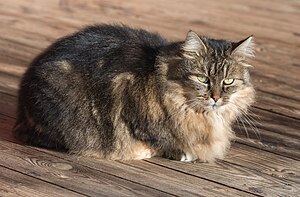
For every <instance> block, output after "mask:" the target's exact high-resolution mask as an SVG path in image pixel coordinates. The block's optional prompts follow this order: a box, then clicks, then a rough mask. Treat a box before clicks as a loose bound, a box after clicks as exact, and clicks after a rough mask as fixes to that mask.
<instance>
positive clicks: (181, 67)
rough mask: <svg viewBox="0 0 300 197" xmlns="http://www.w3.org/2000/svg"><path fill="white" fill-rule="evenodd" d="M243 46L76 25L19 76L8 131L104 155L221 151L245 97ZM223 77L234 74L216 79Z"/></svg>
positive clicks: (206, 155) (247, 51)
mask: <svg viewBox="0 0 300 197" xmlns="http://www.w3.org/2000/svg"><path fill="white" fill-rule="evenodd" d="M252 43H253V42H252V37H249V38H247V39H245V40H242V41H240V42H237V43H235V42H229V41H225V40H215V39H209V38H207V37H198V35H197V34H196V33H194V32H192V31H190V32H189V33H188V34H187V37H186V40H185V41H183V42H168V41H166V40H165V39H163V38H162V37H160V36H159V35H158V34H153V33H149V32H147V31H144V30H140V29H132V28H129V27H127V26H116V25H98V26H91V27H88V28H85V29H83V30H82V31H80V32H78V33H75V34H73V35H71V36H67V37H65V38H62V39H60V40H58V41H57V42H56V43H54V44H53V45H52V46H50V47H49V48H48V49H47V50H46V51H45V52H43V53H42V54H41V55H39V56H38V57H37V58H36V59H35V60H34V61H33V63H32V64H31V66H30V67H29V69H28V70H27V72H26V73H25V75H24V78H23V80H22V82H21V85H20V92H19V106H18V118H17V123H16V126H15V135H16V137H18V138H19V139H21V140H23V141H25V142H27V143H29V144H32V145H36V146H41V147H47V148H54V149H59V150H65V151H68V152H69V153H74V154H79V155H89V156H96V157H100V158H107V159H123V160H130V159H144V158H150V157H152V156H154V155H159V156H164V157H167V158H172V159H177V160H182V161H192V160H195V159H200V160H202V161H213V160H214V159H216V158H223V156H224V154H225V153H226V151H227V150H228V148H229V146H230V140H231V139H232V138H233V137H234V133H233V132H232V130H231V124H232V123H233V122H234V121H235V119H236V118H237V116H239V115H241V113H242V112H243V113H245V112H246V110H247V108H248V107H249V105H250V104H251V103H252V102H253V100H254V89H253V87H252V85H251V83H250V79H249V71H248V69H249V65H248V64H247V63H246V58H247V57H249V56H252V55H253V53H252ZM201 76H202V80H204V79H205V80H206V79H208V80H209V81H208V82H205V83H203V82H200V81H199V77H201ZM203 77H204V78H203ZM225 78H232V79H235V81H234V83H233V84H231V85H224V82H223V80H224V79H225ZM214 100H216V101H217V102H215V101H214Z"/></svg>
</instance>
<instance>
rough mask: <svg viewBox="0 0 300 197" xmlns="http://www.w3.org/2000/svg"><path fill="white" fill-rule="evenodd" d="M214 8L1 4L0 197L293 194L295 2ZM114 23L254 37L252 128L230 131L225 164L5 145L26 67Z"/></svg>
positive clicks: (195, 0) (297, 186) (148, 3)
mask: <svg viewBox="0 0 300 197" xmlns="http://www.w3.org/2000/svg"><path fill="white" fill-rule="evenodd" d="M220 2H221V1H217V0H211V1H206V0H188V1H180V0H160V1H154V0H144V1H139V0H131V1H121V0H115V1H101V0H99V1H96V0H93V1H87V0H81V1H80V0H75V1H71V0H51V1H49V0H48V1H45V0H28V1H22V0H9V1H1V2H0V196H28V197H34V196H300V102H299V101H300V82H299V81H300V80H299V77H300V1H297V0H264V1H261V0H251V1H244V0H240V1H238V0H223V1H222V3H220ZM115 22H122V23H124V24H128V25H131V26H136V27H142V28H145V29H148V30H151V31H157V32H160V33H161V34H162V35H163V36H165V37H166V38H169V39H170V40H182V39H184V37H185V34H186V32H187V31H188V30H189V29H192V30H194V31H196V32H198V33H199V34H203V35H209V36H210V37H216V38H226V39H231V40H239V39H242V38H245V37H246V36H248V35H251V34H253V35H254V37H255V41H256V43H257V45H256V53H257V57H256V59H255V60H253V61H252V63H253V65H254V69H253V70H252V77H253V81H254V84H255V87H256V90H257V102H256V103H255V105H254V106H253V107H252V109H251V111H252V113H253V114H254V115H253V118H254V119H255V120H256V121H255V123H254V125H253V126H252V127H251V126H249V125H248V124H246V123H245V127H246V128H247V130H248V135H247V133H246V132H245V130H244V129H243V124H242V123H240V124H238V123H237V126H236V129H235V130H236V132H237V133H238V136H239V138H238V139H237V140H236V142H235V143H234V144H233V146H232V148H231V150H230V153H229V154H228V156H227V157H226V158H225V159H224V160H222V161H217V162H215V163H213V164H207V163H182V162H177V161H170V160H166V159H161V158H152V159H149V160H144V161H130V162H121V161H106V160H95V159H91V158H76V157H73V156H67V155H65V154H62V153H57V152H52V151H47V150H44V149H38V148H34V147H29V146H26V145H22V144H20V143H18V142H17V141H16V140H15V139H14V138H13V137H12V134H11V129H12V127H13V124H14V122H15V117H16V114H15V111H16V100H17V90H18V83H19V81H20V78H21V76H22V74H23V73H24V71H25V70H26V67H27V65H28V64H29V62H30V61H31V60H32V59H33V58H34V57H35V56H36V55H37V54H38V53H39V52H41V51H42V50H43V49H44V48H45V47H47V46H48V45H49V44H50V43H51V42H52V41H54V40H55V39H57V38H59V37H61V36H64V35H67V34H69V33H71V32H74V31H76V30H78V29H79V28H81V27H83V26H85V25H87V24H93V23H115ZM253 127H254V128H253ZM255 128H256V129H255ZM254 130H257V131H258V134H257V135H256V134H255V132H254Z"/></svg>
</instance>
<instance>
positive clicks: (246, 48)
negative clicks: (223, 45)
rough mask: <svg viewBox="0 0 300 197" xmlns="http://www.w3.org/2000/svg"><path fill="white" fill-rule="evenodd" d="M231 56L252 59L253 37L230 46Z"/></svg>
mask: <svg viewBox="0 0 300 197" xmlns="http://www.w3.org/2000/svg"><path fill="white" fill-rule="evenodd" d="M231 55H238V56H244V57H254V42H253V36H249V37H247V38H246V39H244V40H241V41H239V42H237V43H233V44H232V51H231Z"/></svg>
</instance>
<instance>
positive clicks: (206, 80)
mask: <svg viewBox="0 0 300 197" xmlns="http://www.w3.org/2000/svg"><path fill="white" fill-rule="evenodd" d="M198 80H199V81H200V82H201V83H208V81H209V80H208V77H206V76H199V77H198Z"/></svg>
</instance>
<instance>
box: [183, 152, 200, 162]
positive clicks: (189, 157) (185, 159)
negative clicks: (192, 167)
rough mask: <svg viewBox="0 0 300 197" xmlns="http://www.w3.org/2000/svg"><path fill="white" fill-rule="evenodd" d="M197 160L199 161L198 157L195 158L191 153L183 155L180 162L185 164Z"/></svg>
mask: <svg viewBox="0 0 300 197" xmlns="http://www.w3.org/2000/svg"><path fill="white" fill-rule="evenodd" d="M196 159H198V158H197V157H195V156H193V155H192V154H190V153H183V154H182V155H181V159H180V161H183V162H191V161H195V160H196Z"/></svg>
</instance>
